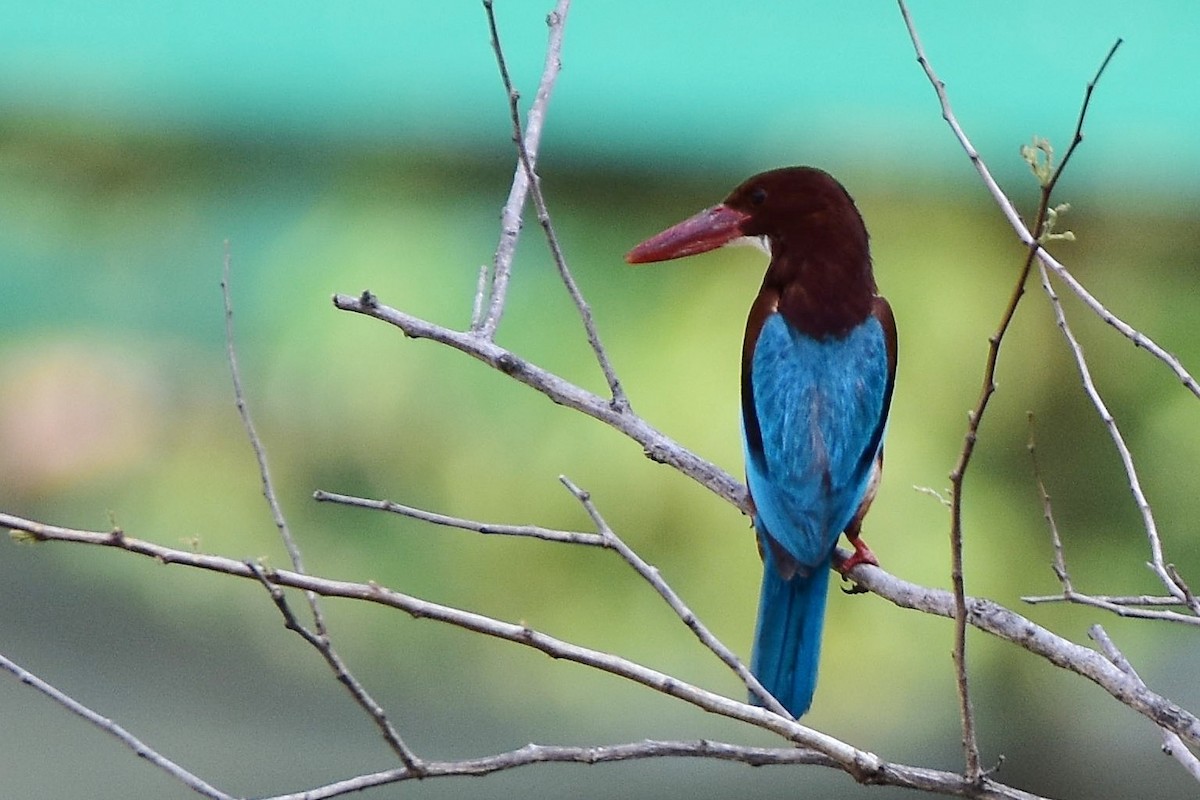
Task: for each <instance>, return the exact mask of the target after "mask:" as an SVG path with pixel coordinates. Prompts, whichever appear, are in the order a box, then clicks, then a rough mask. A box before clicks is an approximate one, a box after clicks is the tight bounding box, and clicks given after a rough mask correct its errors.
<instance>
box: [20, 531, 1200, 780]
mask: <svg viewBox="0 0 1200 800" xmlns="http://www.w3.org/2000/svg"><path fill="white" fill-rule="evenodd" d="M0 525H3V526H6V527H8V528H10V529H12V530H14V531H24V532H25V533H27V534H29V538H31V539H34V540H38V541H65V542H75V543H79V544H92V545H99V546H103V547H112V548H117V549H120V550H123V551H126V552H129V553H133V554H137V555H141V556H145V557H147V558H151V559H153V560H155V561H157V562H158V563H161V564H179V565H183V566H189V567H193V568H198V569H205V570H210V571H213V572H219V573H224V574H227V575H232V576H235V577H241V578H247V579H250V580H255V581H260V580H261V579H262V577H264V576H265V578H266V580H267V581H268V582H269V584H271V585H272V586H274V587H291V588H295V589H300V590H303V591H312V592H316V593H317V594H319V595H322V596H325V597H343V598H347V599H353V600H359V601H364V602H370V603H377V604H379V605H384V606H388V607H391V608H395V609H398V610H401V611H404V612H405V613H408V614H410V615H412V616H413V617H415V618H417V619H432V620H436V621H439V622H443V623H446V624H450V625H454V626H457V627H460V628H463V629H466V630H469V631H473V632H475V633H482V634H484V635H487V636H493V637H496V638H499V639H503V640H506V641H511V642H515V643H517V644H520V645H523V646H525V647H530V648H533V649H536V650H539V651H541V652H543V653H545V654H547V655H549V656H550V657H552V658H558V659H564V660H568V661H573V662H576V663H579V664H583V665H585V666H589V667H592V668H595V669H599V670H602V671H604V672H608V673H610V674H613V675H616V676H618V677H622V678H625V679H626V680H629V681H632V682H635V683H639V684H642V685H643V686H646V687H648V688H651V689H653V690H655V691H658V692H661V693H663V694H666V695H670V696H672V697H676V698H678V699H681V700H684V701H685V702H688V703H691V704H693V705H696V706H697V707H699V708H702V709H704V710H706V711H709V712H711V713H714V714H718V715H721V716H725V717H729V718H731V719H736V720H740V721H742V722H746V723H748V724H750V725H753V726H755V727H759V728H763V729H765V730H769V731H772V732H774V733H776V734H778V735H780V736H782V737H784V738H786V739H787V740H789V741H790V742H792V743H793V744H796V745H799V746H800V747H802V748H806V749H808V750H811V751H815V752H816V754H817V755H815V756H814V758H813V760H812V762H811V763H816V764H827V765H829V766H833V767H835V768H837V769H840V770H842V771H844V772H846V773H848V774H849V775H850V776H851V777H853V778H854V779H855V780H856V781H859V782H860V783H866V784H889V785H901V786H908V785H911V786H913V788H923V789H925V790H927V791H931V792H938V793H942V794H950V795H956V796H962V797H971V798H1024V799H1028V800H1032V798H1035V797H1036V796H1035V795H1030V794H1027V793H1025V792H1021V791H1019V790H1016V789H1013V788H1011V787H1008V786H1005V785H1003V784H1000V783H997V782H995V781H992V780H990V779H989V778H987V777H986V776H985V777H983V778H982V779H980V780H978V781H966V780H965V779H964V778H963V777H962V776H960V775H955V774H953V773H946V772H939V771H937V770H928V769H923V768H914V767H907V766H903V765H896V764H891V763H888V762H886V761H884V760H883V759H881V758H879V756H877V755H875V754H874V753H870V752H868V751H864V750H860V749H858V748H855V747H853V746H852V745H849V744H847V743H845V742H842V741H840V740H838V739H835V738H833V737H831V736H828V735H826V734H823V733H821V732H820V731H816V730H813V729H811V728H808V727H806V726H804V725H801V724H799V723H798V722H795V721H794V720H790V719H786V718H784V717H781V716H779V715H778V714H775V713H773V712H771V711H769V710H767V709H763V708H758V707H756V706H752V705H749V704H747V703H742V702H738V701H735V700H732V699H730V698H727V697H723V696H721V695H718V694H715V693H713V692H709V691H706V690H704V689H701V688H699V687H696V686H694V685H692V684H689V683H685V682H683V681H680V680H678V679H676V678H673V677H671V676H668V675H665V674H663V673H661V672H658V671H656V670H653V669H650V668H648V667H645V666H642V665H640V664H637V663H635V662H632V661H629V660H627V659H624V658H620V657H618V656H614V655H610V654H608V653H602V652H600V651H596V650H591V649H588V648H585V647H580V646H578V645H575V644H571V643H570V642H566V641H563V640H561V639H556V638H554V637H552V636H547V635H546V634H543V633H540V632H538V631H535V630H532V629H531V628H529V627H528V626H526V625H515V624H512V623H507V622H502V621H500V620H497V619H493V618H491V617H487V616H484V615H481V614H476V613H473V612H469V611H463V610H460V609H456V608H452V607H449V606H444V605H440V604H437V603H431V602H428V601H425V600H421V599H419V598H416V597H412V596H410V595H406V594H403V593H401V592H396V591H393V590H391V589H386V588H384V587H381V586H379V585H377V584H374V583H367V584H363V583H353V582H348V581H338V580H332V579H327V578H320V577H317V576H312V575H306V574H302V573H299V572H294V571H290V570H267V569H264V568H261V567H258V566H256V565H249V564H246V563H245V562H242V561H236V560H234V559H230V558H225V557H222V556H215V555H206V554H201V553H195V552H190V551H186V550H178V549H175V548H170V547H164V546H162V545H158V544H154V543H152V542H148V541H145V540H140V539H135V538H132V537H129V536H126V535H125V533H124V532H123V531H120V530H114V531H109V532H100V531H83V530H76V529H71V528H63V527H58V526H53V525H45V524H43V523H39V522H35V521H32V520H27V519H23V518H21V517H16V516H13V515H10V514H4V513H0ZM871 569H872V570H873V571H874V572H873V573H868V574H865V575H864V570H865V567H859V568H857V570H856V572H855V575H856V576H857V577H860V578H864V580H863V582H864V583H874V584H875V585H880V584H879V583H878V580H877V575H876V573H877V574H878V575H884V576H886V573H883V572H882V571H881V570H878V569H877V568H871ZM912 588H914V589H919V587H912ZM921 591H924V590H921ZM272 594H273V595H274V591H273V592H272ZM941 594H942V595H946V593H944V592H943V593H941ZM946 602H947V603H948V602H949V600H948V595H946ZM947 607H948V606H947ZM293 619H294V617H293ZM1049 635H1050V636H1053V634H1049ZM1080 649H1081V650H1083V651H1084V652H1085V653H1092V651H1088V650H1086V649H1085V648H1080ZM1093 655H1094V654H1093ZM1099 660H1100V662H1101V663H1103V664H1104V665H1106V666H1107V667H1108V668H1109V669H1110V670H1112V671H1113V672H1114V673H1115V674H1116V675H1117V676H1119V677H1120V678H1121V679H1122V680H1126V681H1128V679H1127V678H1125V676H1123V675H1121V673H1120V672H1119V671H1117V670H1116V669H1115V668H1113V667H1112V666H1111V665H1110V664H1108V662H1106V661H1104V660H1103V659H1102V658H1100V659H1099ZM1141 693H1142V694H1143V695H1144V696H1145V698H1148V699H1147V702H1148V703H1151V704H1153V703H1154V702H1155V700H1154V699H1155V698H1157V695H1154V694H1153V693H1151V692H1149V691H1148V690H1146V689H1144V688H1142V689H1141ZM1158 701H1160V702H1161V703H1164V704H1166V701H1165V700H1162V699H1161V698H1158ZM1167 705H1169V704H1167ZM1180 713H1181V715H1185V714H1186V712H1180ZM1181 719H1183V720H1186V719H1189V718H1186V717H1181ZM1190 720H1191V721H1192V722H1194V723H1195V725H1194V727H1195V731H1192V730H1191V729H1190V728H1188V727H1187V726H1185V725H1182V723H1181V727H1183V728H1184V730H1185V731H1186V732H1187V733H1188V734H1189V735H1193V734H1195V735H1196V736H1197V738H1200V720H1195V719H1194V718H1190ZM601 750H602V749H601ZM589 751H594V749H593V748H579V749H577V750H575V751H574V752H577V753H583V752H589ZM562 752H563V753H567V752H569V751H567V750H564V751H562ZM695 755H697V756H700V755H702V753H700V752H697V753H695ZM752 755H753V754H752ZM627 757H633V756H632V755H630V756H627ZM644 757H651V755H647V756H644ZM713 757H722V756H713ZM501 758H503V757H501ZM530 758H531V760H529V761H526V762H519V763H513V764H511V766H520V765H521V764H522V763H536V761H538V760H546V759H539V758H533V757H530ZM789 758H790V757H789ZM551 760H553V759H551ZM562 760H588V759H586V758H582V757H579V758H566V757H564V758H563V759H562ZM593 760H603V759H601V758H597V759H593ZM751 763H754V762H753V761H752V762H751ZM471 764H472V762H469V761H464V762H452V763H450V764H449V765H447V764H440V763H439V762H424V763H422V764H421V770H422V771H421V773H420V774H421V776H422V777H427V776H435V775H439V774H443V773H442V772H440V771H439V770H445V772H444V774H464V775H466V774H483V773H485V772H492V771H496V770H497V769H507V768H510V766H505V765H503V764H499V763H495V764H489V765H484V766H483V767H480V768H478V769H477V770H476V771H471V768H470V765H471ZM381 776H382V777H381ZM416 776H417V774H416V772H414V771H413V770H412V769H409V768H407V767H405V768H403V769H398V770H391V771H388V772H385V773H377V774H376V775H365V776H359V777H358V778H354V779H350V780H349V781H345V782H342V783H339V784H331V785H330V787H324V788H323V789H321V790H319V793H317V794H311V793H300V794H296V795H287V796H286V797H307V798H310V799H311V798H316V797H334V796H337V795H339V794H345V793H347V792H351V791H357V790H359V789H362V788H367V787H368V786H373V785H379V783H384V782H395V781H398V780H406V779H408V778H412V777H416ZM218 796H220V797H222V798H223V797H224V796H223V795H218Z"/></svg>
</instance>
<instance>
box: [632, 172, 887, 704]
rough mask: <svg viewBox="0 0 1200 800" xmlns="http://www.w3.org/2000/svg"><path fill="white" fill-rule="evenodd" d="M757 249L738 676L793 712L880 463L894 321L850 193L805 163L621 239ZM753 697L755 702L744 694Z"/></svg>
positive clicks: (661, 251)
mask: <svg viewBox="0 0 1200 800" xmlns="http://www.w3.org/2000/svg"><path fill="white" fill-rule="evenodd" d="M743 243H748V244H753V245H756V246H758V247H759V248H760V249H762V250H765V251H766V252H767V253H768V254H769V255H770V263H769V265H768V267H767V271H766V274H765V275H764V277H763V281H762V287H761V288H760V289H759V292H758V295H757V296H756V297H755V299H754V302H753V303H752V304H751V306H750V313H749V316H748V318H747V320H746V332H745V337H744V339H743V344H742V357H741V422H742V424H741V433H742V444H743V455H744V458H745V470H746V483H747V488H748V490H749V504H748V505H749V507H750V511H751V516H752V519H753V525H754V529H755V532H756V539H757V544H758V551H759V555H760V557H761V559H762V562H763V577H762V585H761V589H760V593H759V604H758V619H757V622H756V624H755V633H754V645H753V650H752V654H751V666H750V669H751V672H752V673H753V674H754V676H755V677H756V678H757V679H758V681H759V683H760V684H761V685H762V687H763V688H764V689H766V690H767V691H768V692H769V693H770V694H771V695H772V696H773V697H774V698H775V699H776V700H778V701H779V702H780V703H781V704H782V705H783V707H784V708H785V709H787V711H788V712H789V713H790V714H792V716H793V717H795V718H799V717H801V716H802V715H803V714H805V713H806V712H807V711H808V710H809V708H810V707H811V705H812V699H813V695H814V692H815V690H816V682H817V665H818V661H819V656H820V646H821V637H822V629H823V627H824V619H825V606H826V600H827V595H828V587H829V575H830V572H831V567H832V565H833V554H834V551H835V549H836V545H837V542H838V539H839V537H840V536H841V534H842V533H845V534H846V537H847V540H848V541H849V542H850V544H852V545H853V546H854V552H853V554H852V555H850V556H849V557H848V558H846V559H845V560H844V561H842V563H840V564H839V565H838V570H839V571H840V572H841V573H842V574H843V575H846V574H848V573H849V571H850V570H851V569H853V568H854V567H855V566H857V565H858V564H861V563H870V564H876V565H877V564H878V563H879V562H878V560H877V559H876V558H875V555H874V554H873V553H872V552H871V550H870V548H869V547H867V545H866V543H865V542H863V540H862V538H861V536H860V533H861V529H862V524H863V517H864V516H865V515H866V513H867V510H868V509H869V508H870V506H871V503H872V501H873V500H874V498H875V492H876V489H877V488H878V486H879V479H880V475H881V473H882V469H883V440H884V433H885V429H886V427H887V418H888V410H889V408H890V406H891V399H892V390H893V387H894V385H895V376H896V363H897V336H896V321H895V317H894V316H893V314H892V309H891V306H890V305H889V304H888V302H887V300H886V299H884V298H883V297H882V296H881V295H880V294H879V291H878V288H877V286H876V283H875V277H874V272H873V269H872V263H871V254H870V247H869V241H868V234H867V229H866V225H865V224H864V222H863V219H862V215H861V214H860V213H859V211H858V208H857V206H856V205H855V203H854V200H853V198H852V197H851V196H850V194H849V193H848V192H847V191H846V189H845V187H843V186H842V184H841V183H839V182H838V181H837V179H835V178H834V177H833V176H832V175H830V174H829V173H827V172H824V171H823V170H820V169H817V168H814V167H803V166H797V167H783V168H780V169H774V170H770V171H768V172H763V173H760V174H758V175H754V176H753V177H750V178H748V179H747V180H745V181H744V182H742V183H741V184H740V185H739V186H738V187H737V188H735V189H734V190H733V191H732V192H731V193H730V194H729V196H728V197H726V198H725V200H723V201H722V202H721V203H719V204H717V205H714V206H711V207H709V208H706V209H704V210H703V211H700V212H699V213H697V214H695V215H694V216H691V217H689V218H688V219H686V220H684V221H682V222H680V223H678V224H676V225H673V226H671V227H669V228H667V229H666V230H664V231H662V232H661V233H659V234H657V235H655V236H652V237H651V238H649V239H647V240H646V241H644V242H642V243H641V244H639V245H637V246H636V247H634V248H633V249H632V250H630V251H629V253H628V254H627V255H626V257H625V260H626V261H627V262H629V263H630V264H643V263H648V262H656V261H666V260H670V259H676V258H682V257H684V256H691V255H696V254H699V253H704V252H707V251H710V250H715V249H717V248H719V247H724V246H726V245H731V244H743ZM750 699H751V701H752V702H755V703H757V704H759V705H763V704H764V703H765V698H762V697H759V696H758V695H757V694H756V693H754V692H753V691H752V692H751V697H750Z"/></svg>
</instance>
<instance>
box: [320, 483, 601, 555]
mask: <svg viewBox="0 0 1200 800" xmlns="http://www.w3.org/2000/svg"><path fill="white" fill-rule="evenodd" d="M313 499H314V500H316V501H317V502H318V503H337V504H339V505H344V506H354V507H356V508H369V509H372V510H374V511H387V512H389V513H392V514H399V515H400V516H403V517H409V518H411V519H418V520H421V521H422V522H431V523H433V524H434V525H442V526H445V527H448V528H461V529H462V530H465V531H474V532H475V533H484V534H497V535H500V536H528V537H531V538H534V539H543V540H545V541H548V542H564V543H566V544H582V545H587V546H589V547H611V545H610V544H609V542H608V541H607V540H606V539H605V538H604V537H603V536H601V535H599V534H596V533H584V532H582V531H560V530H555V529H554V528H543V527H541V526H540V525H500V524H497V523H494V522H478V521H476V520H473V519H464V518H462V517H451V516H449V515H446V514H439V513H437V512H435V511H426V510H425V509H423V508H416V507H415V506H406V505H404V504H403V503H394V502H392V501H391V500H371V499H369V498H366V497H353V496H351V495H345V494H335V493H334V492H326V491H322V490H320V489H318V490H317V491H315V492H313Z"/></svg>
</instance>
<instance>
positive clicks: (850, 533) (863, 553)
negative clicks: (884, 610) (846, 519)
mask: <svg viewBox="0 0 1200 800" xmlns="http://www.w3.org/2000/svg"><path fill="white" fill-rule="evenodd" d="M863 516H864V514H863V513H861V512H860V513H859V514H858V515H857V516H855V518H854V519H853V521H851V523H850V525H849V526H848V527H847V528H846V539H847V540H849V542H850V544H852V545H854V552H853V553H851V554H850V555H849V556H848V557H846V558H845V559H843V560H842V561H841V562H840V563H837V564H835V565H834V569H836V570H837V571H838V574H839V575H841V576H842V578H843V579H845V580H850V577H849V576H850V570H852V569H854V568H855V567H857V566H858V565H859V564H874V565H875V566H877V567H878V566H879V559H877V558H876V557H875V554H874V553H872V552H871V548H869V547H867V543H866V542H864V541H863V540H862V537H861V536H860V535H859V534H860V533H861V532H862V518H863ZM845 591H846V593H847V594H860V593H862V592H865V591H866V589H864V588H862V587H861V586H859V585H858V584H854V585H853V586H851V587H850V588H849V589H846V590H845Z"/></svg>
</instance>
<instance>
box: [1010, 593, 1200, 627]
mask: <svg viewBox="0 0 1200 800" xmlns="http://www.w3.org/2000/svg"><path fill="white" fill-rule="evenodd" d="M1129 599H1134V598H1116V599H1113V598H1109V597H1105V596H1100V595H1089V594H1085V593H1083V592H1081V591H1079V590H1078V589H1072V590H1071V591H1069V592H1063V593H1062V594H1054V595H1035V596H1031V597H1022V598H1021V601H1022V602H1024V603H1029V604H1030V605H1037V604H1039V603H1055V602H1057V603H1074V604H1076V605H1081V606H1091V607H1092V608H1099V609H1101V610H1103V611H1110V612H1112V613H1113V614H1115V615H1117V616H1118V617H1125V618H1127V619H1151V620H1158V621H1161V622H1178V623H1180V624H1183V625H1193V626H1200V617H1197V616H1195V615H1194V614H1182V613H1180V612H1178V611H1159V610H1154V609H1149V608H1145V607H1143V606H1138V605H1137V604H1136V603H1126V602H1120V601H1121V600H1129ZM1172 602H1173V603H1175V604H1176V605H1183V604H1184V603H1183V601H1182V600H1175V599H1174V598H1172ZM1155 605H1162V604H1161V603H1157V604H1155Z"/></svg>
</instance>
